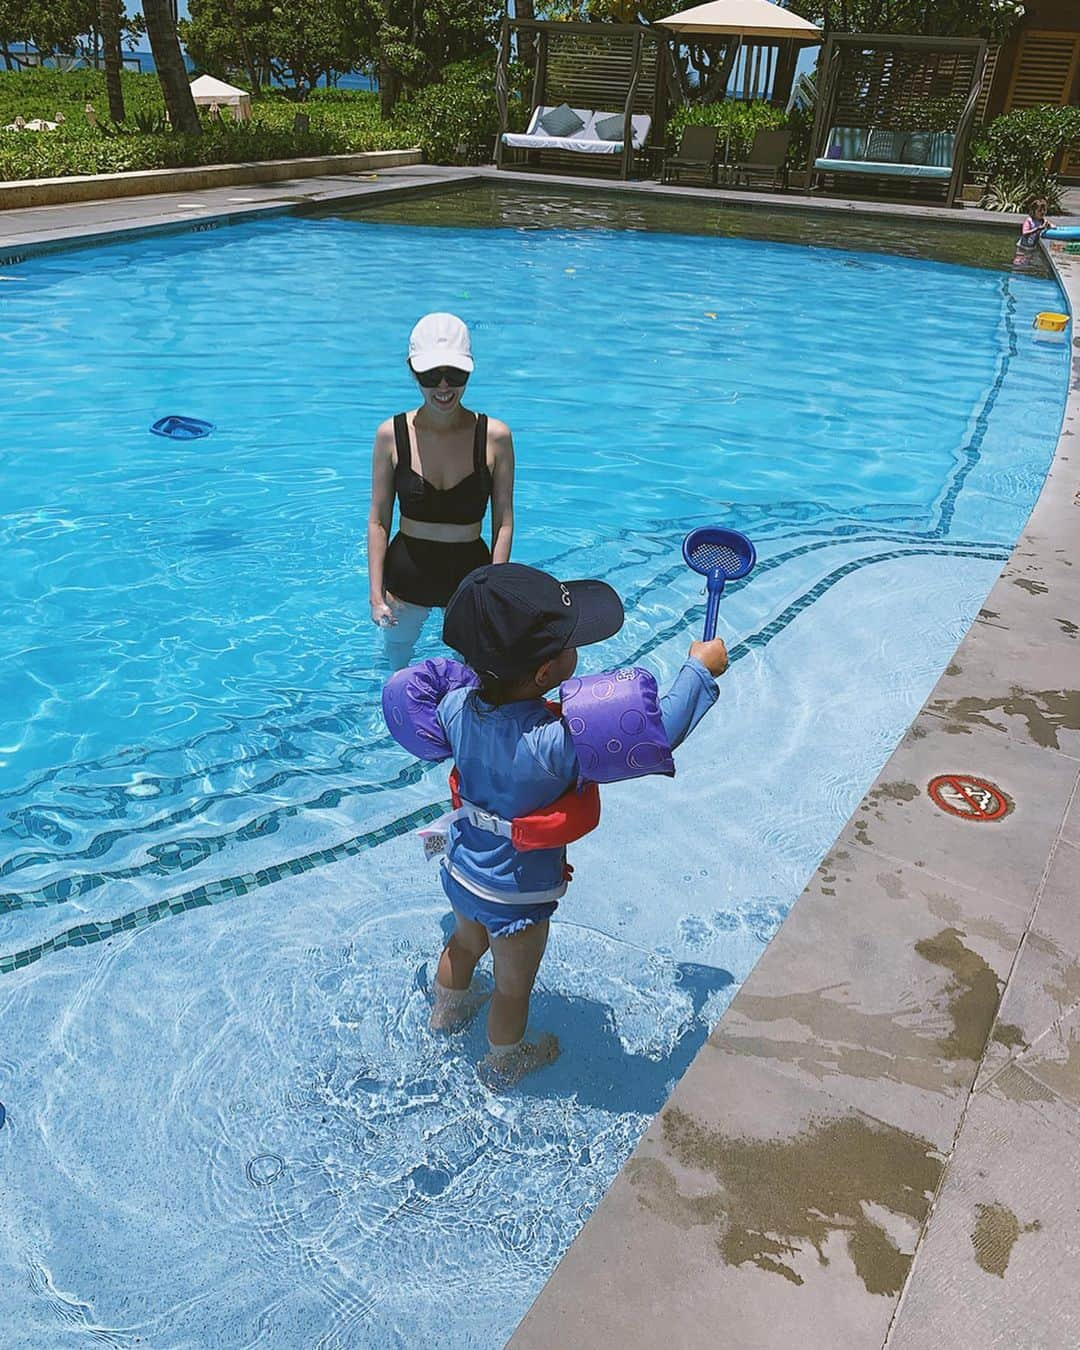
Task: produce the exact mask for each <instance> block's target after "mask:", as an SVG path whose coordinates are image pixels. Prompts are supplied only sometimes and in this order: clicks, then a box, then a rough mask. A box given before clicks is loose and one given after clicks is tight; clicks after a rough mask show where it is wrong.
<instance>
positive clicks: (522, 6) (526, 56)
mask: <svg viewBox="0 0 1080 1350" xmlns="http://www.w3.org/2000/svg"><path fill="white" fill-rule="evenodd" d="M514 17H515V18H517V19H528V20H530V21H531V20H533V19H535V18H536V7H535V5H534V4H533V0H515V3H514ZM517 40H518V60H519V61H520V62H521V64H522V65H523V66H525V67H526V69H527V70H528V71H529V74H530V75H531V74H532V72H533V71H534V70H535V69H536V34H535V33H534V32H532V31H531V30H528V29H527V30H526V31H525V32H522V31H521V29H520V28H519V29H518V35H517Z"/></svg>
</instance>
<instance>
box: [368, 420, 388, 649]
mask: <svg viewBox="0 0 1080 1350" xmlns="http://www.w3.org/2000/svg"><path fill="white" fill-rule="evenodd" d="M393 519H394V424H393V422H389V421H388V422H384V423H383V424H382V426H380V427H379V429H378V431H377V432H376V433H375V445H374V447H373V448H372V451H371V510H370V511H369V512H368V526H367V552H368V600H369V601H370V604H371V617H372V620H373V621H374V622H375V623H377V624H392V623H394V622H395V619H394V612H393V610H392V609H391V608H390V606H389V605H388V604H387V603H386V594H385V590H384V587H383V564H384V563H385V562H386V547H387V544H388V543H389V540H390V524H391V522H392V521H393Z"/></svg>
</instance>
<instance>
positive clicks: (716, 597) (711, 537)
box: [682, 525, 757, 642]
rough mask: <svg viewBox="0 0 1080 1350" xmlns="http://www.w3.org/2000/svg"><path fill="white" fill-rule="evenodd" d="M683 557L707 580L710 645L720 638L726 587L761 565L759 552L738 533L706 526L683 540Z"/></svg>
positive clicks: (706, 636) (692, 532) (707, 637)
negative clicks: (717, 626)
mask: <svg viewBox="0 0 1080 1350" xmlns="http://www.w3.org/2000/svg"><path fill="white" fill-rule="evenodd" d="M682 552H683V557H684V558H685V559H686V562H687V564H688V566H690V567H692V568H693V569H694V571H695V572H700V574H701V575H702V576H703V577H705V578H707V580H706V585H707V586H708V588H709V603H708V606H707V608H706V610H705V632H704V633H703V634H702V637H703V638H704V639H705V641H706V642H709V641H711V640H712V639H713V638H714V637H715V636H716V620H717V617H718V616H719V614H720V597H721V595H723V593H724V583H725V582H728V581H738V580H739V578H740V577H744V576H746V574H747V573H748V572H749V571H750V569H751V568H752V567H753V565H754V563H755V562H757V550H756V549H755V548H754V546H753V544H752V543H751V542H750V540H749V539H747V537H746V535H745V534H740V533H739V531H738V530H722V529H721V528H720V527H719V526H718V525H703V526H702V527H701V529H699V530H691V531H690V533H689V534H688V535H687V536H686V538H685V539H684V540H683V546H682Z"/></svg>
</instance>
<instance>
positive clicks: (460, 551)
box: [383, 534, 491, 609]
mask: <svg viewBox="0 0 1080 1350" xmlns="http://www.w3.org/2000/svg"><path fill="white" fill-rule="evenodd" d="M490 561H491V550H490V549H489V548H488V546H487V544H485V543H484V541H483V540H482V539H470V540H469V542H468V543H467V544H444V543H439V542H437V541H435V540H433V539H414V538H413V537H412V535H408V534H395V535H394V537H393V539H391V540H390V547H389V548H388V549H387V550H386V564H385V566H384V569H383V585H384V587H385V588H386V590H388V591H389V592H390V594H391V595H395V596H397V598H398V599H399V600H407V601H408V602H409V604H410V605H424V606H425V607H426V608H428V609H444V608H445V607H446V605H447V603H448V602H449V600H450V597H451V596H452V595H453V594H454V592H455V591H456V590H457V588H458V586H459V585H460V584H461V582H462V581H463V580H464V579H465V577H467V576H468V575H469V573H470V572H471V571H472V570H473V568H474V567H484V566H485V565H486V564H487V563H489V562H490Z"/></svg>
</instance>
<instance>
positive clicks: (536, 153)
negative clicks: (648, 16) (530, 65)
mask: <svg viewBox="0 0 1080 1350" xmlns="http://www.w3.org/2000/svg"><path fill="white" fill-rule="evenodd" d="M514 34H517V35H518V36H519V38H520V36H521V35H522V34H526V35H528V36H531V37H532V39H533V43H534V48H535V52H536V66H535V70H534V74H533V84H532V95H531V103H532V109H533V110H534V112H535V110H537V109H540V108H544V107H549V108H550V107H555V106H557V105H560V104H564V103H565V104H567V105H568V106H569V107H571V108H576V109H581V110H582V111H588V110H593V111H598V110H605V111H608V112H610V113H617V114H620V115H621V116H622V117H623V119H624V131H623V136H622V140H621V142H620V143H619V150H618V153H617V154H611V155H603V156H602V155H598V154H593V155H586V154H581V153H575V151H574V146H573V139H574V138H573V137H570V138H566V140H565V142H564V147H565V148H562V149H560V148H558V147H554V148H542V149H537V150H527V151H526V153H527V156H528V159H529V161H530V162H532V163H539V162H541V161H542V163H543V167H545V168H554V169H556V170H560V169H564V170H565V171H566V172H569V173H580V172H582V170H583V168H586V167H588V168H592V169H601V170H602V169H603V168H605V167H607V168H608V169H612V168H614V170H615V171H616V172H618V174H619V176H620V177H622V178H629V176H630V171H631V168H632V166H633V161H634V155H635V154H636V153H637V151H638V149H640V145H639V144H638V140H639V139H640V137H639V136H638V135H636V133H635V130H634V119H635V118H637V119H642V118H646V119H648V124H649V135H650V136H651V138H652V140H653V141H657V140H661V141H662V139H663V135H664V129H665V124H666V118H667V83H668V81H667V74H668V62H669V60H670V53H669V51H668V46H667V41H666V37H667V35H666V33H665V32H664V30H663V29H658V28H656V27H652V26H648V27H647V26H645V25H643V24H616V23H602V24H601V23H554V22H549V21H543V20H538V19H528V20H526V19H506V18H504V19H503V21H502V28H501V34H500V41H499V58H498V63H497V65H496V67H495V101H496V105H497V107H498V112H499V134H498V138H497V140H496V143H495V162H496V163H497V164H498V165H499V166H500V167H502V165H503V162H504V157H505V153H506V150H505V142H504V136H505V134H506V133H507V132H508V130H509V126H510V97H509V64H510V39H511V36H512V35H514ZM639 125H640V120H639Z"/></svg>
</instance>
